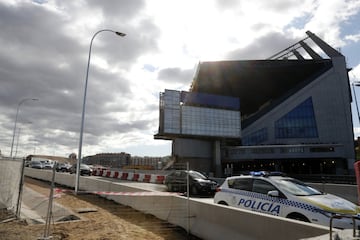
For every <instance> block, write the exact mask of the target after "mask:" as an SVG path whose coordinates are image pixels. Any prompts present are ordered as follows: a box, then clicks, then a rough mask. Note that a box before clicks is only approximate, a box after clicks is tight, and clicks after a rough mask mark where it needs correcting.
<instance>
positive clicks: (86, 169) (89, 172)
mask: <svg viewBox="0 0 360 240" xmlns="http://www.w3.org/2000/svg"><path fill="white" fill-rule="evenodd" d="M92 172H93V170H92V169H91V168H90V167H89V166H88V165H86V164H83V163H81V164H80V175H81V176H84V175H88V176H91V175H92ZM73 173H76V163H75V164H73V165H72V166H71V167H70V174H73Z"/></svg>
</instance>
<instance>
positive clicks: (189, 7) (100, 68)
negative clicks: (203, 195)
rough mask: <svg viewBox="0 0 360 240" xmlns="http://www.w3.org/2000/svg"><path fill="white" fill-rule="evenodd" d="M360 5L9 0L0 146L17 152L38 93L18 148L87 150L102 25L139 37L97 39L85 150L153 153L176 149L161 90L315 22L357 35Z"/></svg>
mask: <svg viewBox="0 0 360 240" xmlns="http://www.w3.org/2000/svg"><path fill="white" fill-rule="evenodd" d="M359 5H360V4H359V1H355V0H350V1H347V2H346V4H345V3H344V2H343V1H340V0H336V1H335V0H334V1H330V2H327V1H315V0H305V1H303V2H301V3H299V2H298V1H294V0H291V1H285V0H281V1H280V0H276V1H234V0H227V1H219V0H199V1H196V2H194V1H191V0H183V1H171V2H170V1H167V0H158V1H145V0H133V1H127V0H109V1H97V0H88V1H87V0H86V1H85V0H79V1H59V0H46V1H41V0H36V1H26V0H17V1H1V2H0V27H1V30H2V34H1V36H0V81H1V87H0V101H1V103H2V104H1V105H0V132H1V133H2V138H1V140H0V149H1V150H2V153H3V154H8V153H9V152H10V143H11V139H12V133H13V132H12V131H13V126H14V120H15V114H16V110H17V107H18V103H19V102H20V101H21V99H24V98H38V99H39V101H36V102H32V101H31V102H30V101H29V102H26V103H24V104H23V105H21V107H20V113H19V127H21V128H22V130H23V131H22V133H21V136H20V142H21V143H22V144H21V147H19V152H18V154H19V155H20V156H21V155H26V154H29V153H33V152H34V148H35V150H36V152H37V153H43V154H46V153H53V152H56V153H57V154H60V155H63V156H67V155H68V154H69V153H71V152H77V148H78V141H79V128H80V121H81V112H82V106H83V94H84V87H85V76H86V70H87V60H88V53H89V46H90V41H91V39H92V37H93V36H94V34H95V33H96V32H97V31H99V30H101V29H112V30H115V31H120V32H124V33H126V34H127V35H126V36H125V37H118V36H117V35H114V34H113V33H112V32H101V33H99V34H98V35H96V38H94V40H93V45H92V52H91V62H90V67H89V77H88V86H87V98H86V114H85V129H84V146H86V147H85V148H84V154H85V155H88V154H95V153H98V151H115V150H116V151H126V150H127V149H129V150H131V151H135V149H136V151H140V152H137V153H136V155H141V145H144V146H146V151H147V154H148V153H149V152H148V151H149V149H150V148H151V146H154V152H156V153H159V152H161V151H160V150H158V149H156V151H155V148H157V147H158V146H159V145H161V146H160V147H162V148H163V149H162V152H163V153H164V154H166V153H167V154H168V153H169V152H170V151H171V146H169V145H170V143H169V142H166V141H159V140H157V141H155V140H153V134H155V133H156V131H157V128H158V116H159V112H158V108H159V106H158V104H159V92H162V91H163V90H164V89H165V88H167V89H176V90H188V89H189V87H190V84H191V81H192V78H193V76H194V74H195V71H196V68H197V64H198V63H199V62H200V61H212V60H229V59H231V60H241V59H263V58H267V57H269V56H271V55H273V54H274V53H276V52H277V51H280V50H282V49H284V48H286V47H287V46H289V45H290V44H293V43H295V42H297V41H298V40H299V39H301V38H303V37H305V31H306V30H311V31H313V32H314V33H315V34H317V35H318V36H320V37H323V38H325V40H326V41H330V43H331V44H335V45H336V47H340V46H344V44H348V43H349V42H350V43H351V42H357V41H359V36H358V34H357V33H356V32H354V30H353V31H347V32H346V31H345V30H344V29H345V28H346V27H347V26H355V24H352V23H353V22H356V21H355V20H356V19H357V18H356V17H354V16H357V15H358V14H359V13H358V12H359ZM328 16H332V17H328ZM342 34H343V35H344V36H345V35H346V36H347V37H344V38H342V37H341V36H342ZM354 45H355V44H354ZM349 46H350V45H349ZM344 50H345V51H346V50H347V49H346V48H344ZM356 61H357V62H356ZM356 61H355V60H354V62H355V64H354V65H356V66H357V65H358V64H359V60H358V59H357V58H356ZM29 121H31V122H32V124H26V122H29ZM164 142H165V143H164Z"/></svg>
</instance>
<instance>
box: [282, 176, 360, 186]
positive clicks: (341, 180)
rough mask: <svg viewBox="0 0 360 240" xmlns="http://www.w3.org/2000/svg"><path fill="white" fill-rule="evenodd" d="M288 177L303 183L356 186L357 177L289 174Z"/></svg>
mask: <svg viewBox="0 0 360 240" xmlns="http://www.w3.org/2000/svg"><path fill="white" fill-rule="evenodd" d="M288 176H289V177H293V178H296V179H299V180H301V181H303V182H312V183H334V184H350V185H356V176H355V175H322V174H321V175H320V174H308V175H307V174H288Z"/></svg>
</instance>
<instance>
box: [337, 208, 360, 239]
mask: <svg viewBox="0 0 360 240" xmlns="http://www.w3.org/2000/svg"><path fill="white" fill-rule="evenodd" d="M342 218H351V219H352V222H353V239H360V238H358V237H359V236H356V224H355V220H360V217H359V216H356V215H343V214H334V215H332V216H331V218H330V240H332V235H333V234H332V232H333V226H332V225H333V220H334V219H342Z"/></svg>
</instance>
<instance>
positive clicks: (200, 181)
mask: <svg viewBox="0 0 360 240" xmlns="http://www.w3.org/2000/svg"><path fill="white" fill-rule="evenodd" d="M188 175H189V193H190V194H191V195H207V196H208V195H214V194H215V191H216V188H217V187H218V183H217V182H216V181H214V180H211V179H209V178H208V177H207V176H205V175H204V174H202V173H200V172H197V171H192V170H190V171H186V170H176V171H174V172H172V173H171V174H169V175H167V176H166V178H165V185H166V187H167V189H168V191H170V192H173V191H178V192H186V191H187V179H188Z"/></svg>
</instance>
